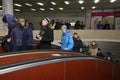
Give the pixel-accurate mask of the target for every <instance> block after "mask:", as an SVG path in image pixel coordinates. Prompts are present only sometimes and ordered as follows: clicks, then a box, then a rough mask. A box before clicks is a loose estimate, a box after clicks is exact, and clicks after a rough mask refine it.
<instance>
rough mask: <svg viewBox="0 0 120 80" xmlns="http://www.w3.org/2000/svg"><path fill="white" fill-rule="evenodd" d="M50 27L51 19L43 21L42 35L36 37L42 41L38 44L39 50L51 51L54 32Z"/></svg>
mask: <svg viewBox="0 0 120 80" xmlns="http://www.w3.org/2000/svg"><path fill="white" fill-rule="evenodd" d="M49 25H50V19H49V18H44V19H42V22H41V26H42V27H41V29H40V33H39V34H38V35H36V38H37V39H38V40H39V41H40V43H39V44H38V48H39V49H51V42H53V40H54V37H53V30H52V29H51V28H50V26H49Z"/></svg>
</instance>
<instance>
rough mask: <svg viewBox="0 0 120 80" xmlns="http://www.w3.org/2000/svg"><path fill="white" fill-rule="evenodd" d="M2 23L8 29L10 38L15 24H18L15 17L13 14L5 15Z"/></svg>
mask: <svg viewBox="0 0 120 80" xmlns="http://www.w3.org/2000/svg"><path fill="white" fill-rule="evenodd" d="M2 21H3V22H4V23H5V25H6V26H7V27H8V36H10V32H11V30H12V28H13V26H14V23H15V22H16V21H15V18H14V16H13V15H11V14H5V15H4V16H3V18H2Z"/></svg>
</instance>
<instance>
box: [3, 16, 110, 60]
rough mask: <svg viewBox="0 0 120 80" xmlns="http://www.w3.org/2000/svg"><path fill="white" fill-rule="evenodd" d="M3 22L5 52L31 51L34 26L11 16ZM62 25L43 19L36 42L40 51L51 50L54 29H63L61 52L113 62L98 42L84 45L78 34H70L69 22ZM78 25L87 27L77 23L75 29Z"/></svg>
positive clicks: (108, 53)
mask: <svg viewBox="0 0 120 80" xmlns="http://www.w3.org/2000/svg"><path fill="white" fill-rule="evenodd" d="M2 21H3V22H4V24H5V25H7V27H8V35H7V36H5V38H4V39H3V41H2V47H3V48H4V49H5V51H6V52H15V51H25V50H30V49H31V47H32V44H33V29H34V25H33V24H32V23H30V22H28V21H27V20H25V19H24V18H20V19H17V20H15V18H14V16H12V15H10V14H6V15H4V17H3V19H2ZM61 23H62V22H61ZM61 23H60V22H55V21H54V20H52V21H51V20H50V19H49V18H43V19H42V20H41V22H40V26H41V28H40V32H39V33H38V34H37V35H36V40H38V41H39V44H38V48H39V49H51V42H53V41H54V37H53V29H61V31H62V36H61V42H60V44H61V50H64V51H73V52H78V53H79V52H81V53H83V54H87V55H92V56H98V57H101V58H104V59H107V60H110V61H112V57H111V55H112V54H111V53H110V52H107V53H106V54H107V55H104V54H103V53H102V51H101V50H100V49H99V47H98V44H97V42H96V41H93V42H91V44H87V43H83V42H82V40H81V38H80V36H79V35H78V33H74V34H73V35H72V34H71V33H70V30H69V29H70V26H71V25H70V23H69V22H66V23H63V24H61ZM58 25H59V26H58ZM78 25H79V26H81V27H79V29H84V27H85V26H84V24H83V22H81V23H80V21H77V22H76V24H75V29H77V28H78V27H77V26H78Z"/></svg>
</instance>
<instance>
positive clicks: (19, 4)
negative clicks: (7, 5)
mask: <svg viewBox="0 0 120 80" xmlns="http://www.w3.org/2000/svg"><path fill="white" fill-rule="evenodd" d="M14 5H15V6H18V7H22V5H20V4H14Z"/></svg>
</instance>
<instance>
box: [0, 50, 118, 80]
mask: <svg viewBox="0 0 120 80" xmlns="http://www.w3.org/2000/svg"><path fill="white" fill-rule="evenodd" d="M0 80H120V66H118V65H116V64H114V63H113V62H110V61H107V60H104V59H100V58H97V57H93V56H89V55H83V54H80V53H73V52H65V51H54V50H53V51H52V50H46V51H45V50H43V51H39V50H37V51H29V52H16V53H5V54H1V55H0Z"/></svg>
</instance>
